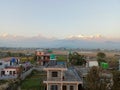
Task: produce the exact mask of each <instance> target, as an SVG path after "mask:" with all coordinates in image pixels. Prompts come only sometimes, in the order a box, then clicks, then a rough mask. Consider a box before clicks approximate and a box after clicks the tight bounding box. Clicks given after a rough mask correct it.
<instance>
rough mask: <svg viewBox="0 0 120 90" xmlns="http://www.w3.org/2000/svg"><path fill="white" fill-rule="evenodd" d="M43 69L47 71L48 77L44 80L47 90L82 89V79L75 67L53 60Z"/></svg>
mask: <svg viewBox="0 0 120 90" xmlns="http://www.w3.org/2000/svg"><path fill="white" fill-rule="evenodd" d="M43 70H45V71H46V72H47V79H46V80H44V81H43V83H45V84H46V85H47V90H81V89H80V88H81V87H82V80H81V79H80V77H79V75H78V74H77V72H76V71H75V69H74V68H73V67H70V68H67V66H66V64H65V63H64V64H62V63H61V64H60V63H57V62H56V60H51V61H50V62H49V63H48V65H47V66H46V67H45V68H44V69H43Z"/></svg>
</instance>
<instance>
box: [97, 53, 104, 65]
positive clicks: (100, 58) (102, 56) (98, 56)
mask: <svg viewBox="0 0 120 90" xmlns="http://www.w3.org/2000/svg"><path fill="white" fill-rule="evenodd" d="M105 59H106V54H105V53H103V52H99V53H97V60H98V63H99V65H100V63H101V62H106V61H105Z"/></svg>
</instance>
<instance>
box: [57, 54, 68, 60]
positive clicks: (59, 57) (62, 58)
mask: <svg viewBox="0 0 120 90" xmlns="http://www.w3.org/2000/svg"><path fill="white" fill-rule="evenodd" d="M66 60H67V56H66V55H57V61H66Z"/></svg>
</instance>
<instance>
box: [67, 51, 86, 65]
mask: <svg viewBox="0 0 120 90" xmlns="http://www.w3.org/2000/svg"><path fill="white" fill-rule="evenodd" d="M85 58H86V57H85V56H84V55H80V54H79V53H77V52H73V53H70V54H69V60H70V62H71V63H72V64H74V65H83V64H85V63H86V61H85Z"/></svg>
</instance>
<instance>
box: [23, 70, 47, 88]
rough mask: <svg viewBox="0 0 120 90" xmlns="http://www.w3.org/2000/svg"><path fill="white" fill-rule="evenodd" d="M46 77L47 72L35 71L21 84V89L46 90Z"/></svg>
mask: <svg viewBox="0 0 120 90" xmlns="http://www.w3.org/2000/svg"><path fill="white" fill-rule="evenodd" d="M45 78H46V73H45V72H43V71H41V72H38V71H33V72H32V73H31V75H30V76H28V77H27V78H26V79H25V80H24V81H23V82H22V84H21V90H44V88H45V85H44V84H43V80H44V79H45Z"/></svg>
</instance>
